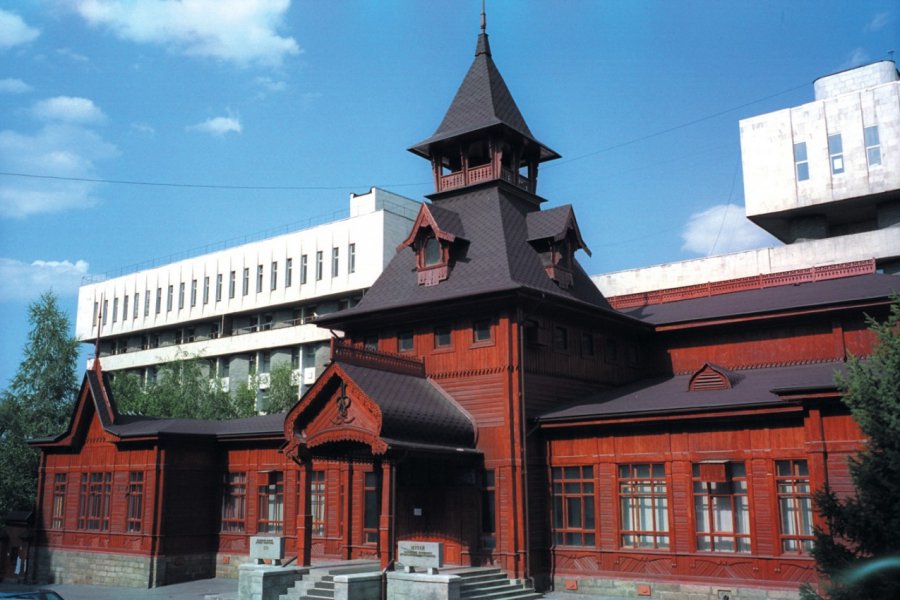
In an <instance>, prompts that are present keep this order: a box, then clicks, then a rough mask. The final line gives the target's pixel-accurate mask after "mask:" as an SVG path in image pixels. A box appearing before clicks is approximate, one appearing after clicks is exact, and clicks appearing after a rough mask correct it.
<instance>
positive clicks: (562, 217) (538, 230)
mask: <svg viewBox="0 0 900 600" xmlns="http://www.w3.org/2000/svg"><path fill="white" fill-rule="evenodd" d="M573 218H574V214H573V211H572V205H571V204H564V205H563V206H557V207H556V208H549V209H547V210H542V211H538V212H532V213H528V217H527V218H526V222H527V225H528V241H529V242H533V241H535V240H543V239H547V238H554V239H561V238H562V236H563V234H565V232H566V228H567V227H568V226H569V222H570V220H572V219H573Z"/></svg>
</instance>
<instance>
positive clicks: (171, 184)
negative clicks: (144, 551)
mask: <svg viewBox="0 0 900 600" xmlns="http://www.w3.org/2000/svg"><path fill="white" fill-rule="evenodd" d="M808 85H809V84H808V83H803V84H801V85H798V86H795V87H792V88H790V89H787V90H783V91H781V92H778V93H776V94H770V95H768V96H765V97H763V98H757V99H756V100H751V101H750V102H745V103H744V104H740V105H738V106H734V107H731V108H727V109H725V110H721V111H719V112H716V113H712V114H709V115H706V116H703V117H699V118H697V119H693V120H690V121H686V122H684V123H680V124H678V125H673V126H672V127H667V128H665V129H660V130H659V131H654V132H652V133H648V134H646V135H642V136H639V137H636V138H632V139H630V140H625V141H623V142H619V143H617V144H613V145H612V146H606V147H605V148H600V149H598V150H594V151H592V152H587V153H585V154H580V155H578V156H574V157H572V158H568V159H562V160H557V161H553V162H551V163H548V164H546V165H544V169H547V168H549V167H556V166H559V165H564V164H569V163H572V162H575V161H577V160H583V159H585V158H589V157H591V156H596V155H597V154H602V153H604V152H610V151H612V150H617V149H619V148H624V147H625V146H630V145H631V144H636V143H638V142H643V141H645V140H649V139H652V138H655V137H659V136H661V135H665V134H667V133H672V132H673V131H678V130H679V129H684V128H686V127H690V126H692V125H696V124H697V123H702V122H704V121H708V120H710V119H715V118H716V117H721V116H722V115H725V114H728V113H730V112H734V111H736V110H740V109H742V108H746V107H748V106H752V105H754V104H758V103H760V102H765V101H766V100H771V99H772V98H777V97H778V96H783V95H784V94H788V93H790V92H793V91H796V90H799V89H801V88H804V87H806V86H808ZM0 176H6V177H23V178H28V179H42V180H51V181H75V182H81V183H106V184H113V185H136V186H150V187H168V188H188V189H211V190H244V191H325V190H354V189H360V188H368V187H371V184H362V185H315V186H313V185H310V186H300V185H227V184H216V183H177V182H168V181H140V180H133V179H102V178H93V177H63V176H60V175H41V174H37V173H17V172H11V171H0ZM428 183H429V182H427V181H419V182H407V183H383V184H378V187H392V188H398V187H414V186H420V185H428Z"/></svg>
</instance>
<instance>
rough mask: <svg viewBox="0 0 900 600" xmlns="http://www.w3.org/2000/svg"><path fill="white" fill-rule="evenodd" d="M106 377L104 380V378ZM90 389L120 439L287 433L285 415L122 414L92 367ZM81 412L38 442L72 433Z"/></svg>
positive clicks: (107, 384) (106, 382)
mask: <svg viewBox="0 0 900 600" xmlns="http://www.w3.org/2000/svg"><path fill="white" fill-rule="evenodd" d="M101 377H102V379H101ZM85 386H87V388H88V399H87V401H88V402H90V403H92V404H93V406H94V409H95V411H96V417H97V419H98V420H99V421H100V424H101V425H102V426H103V429H104V430H106V431H108V432H110V433H112V434H113V435H116V436H119V437H120V438H134V437H147V436H150V437H155V436H158V435H184V436H194V437H214V438H228V437H240V436H260V435H271V434H277V435H279V436H280V435H282V434H283V432H284V414H283V413H281V414H272V415H263V416H256V417H248V418H246V419H229V420H222V421H218V420H211V419H165V418H162V417H145V416H143V415H128V414H125V415H123V414H119V412H118V410H117V409H116V404H115V399H114V398H113V396H112V392H111V391H110V382H109V375H107V374H106V373H102V375H101V374H98V373H97V371H95V370H93V369H89V370H87V371H85V374H84V380H83V382H82V384H81V392H79V397H81V394H83V393H84V390H85ZM104 389H105V390H106V391H107V396H108V399H109V402H108V403H107V402H106V399H104V395H103V390H104ZM76 414H77V411H73V413H72V420H70V422H69V426H68V428H67V429H66V431H64V432H63V433H61V434H59V435H55V436H48V437H42V438H36V439H34V440H31V443H34V444H48V443H53V442H56V441H59V440H61V439H63V438H65V437H66V436H67V435H69V434H70V433H71V432H72V430H73V427H75V426H76V423H75V421H74V419H75V416H76Z"/></svg>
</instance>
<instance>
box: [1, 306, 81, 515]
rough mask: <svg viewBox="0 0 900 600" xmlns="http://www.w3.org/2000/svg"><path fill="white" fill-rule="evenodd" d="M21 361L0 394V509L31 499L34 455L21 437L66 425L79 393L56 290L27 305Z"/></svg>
mask: <svg viewBox="0 0 900 600" xmlns="http://www.w3.org/2000/svg"><path fill="white" fill-rule="evenodd" d="M28 321H29V323H30V330H29V332H28V338H27V340H26V342H25V348H24V349H23V351H22V355H23V357H22V362H21V363H20V364H19V368H18V370H17V371H16V374H15V376H13V379H12V382H11V383H10V386H9V388H8V389H6V390H4V391H3V394H2V397H0V457H2V460H0V514H5V513H6V512H8V511H10V510H24V509H28V508H31V507H32V506H33V505H34V498H35V495H36V483H37V468H38V455H37V452H35V451H34V450H32V449H31V448H30V447H29V446H28V445H27V443H26V440H28V439H31V438H36V437H46V436H50V435H56V434H58V433H61V432H62V431H64V430H65V428H66V425H67V424H68V422H69V418H70V417H71V412H72V406H73V404H74V402H75V396H76V394H77V393H78V380H77V379H76V376H75V369H76V363H77V362H78V340H77V339H75V338H74V337H73V336H72V335H71V334H70V330H71V325H70V322H69V318H68V317H67V316H66V314H65V313H64V312H62V310H60V308H59V303H58V301H57V298H56V295H54V294H53V293H52V292H46V293H44V294H43V295H41V297H40V298H39V299H38V300H37V301H36V302H33V303H31V304H30V305H29V307H28Z"/></svg>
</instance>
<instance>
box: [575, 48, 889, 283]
mask: <svg viewBox="0 0 900 600" xmlns="http://www.w3.org/2000/svg"><path fill="white" fill-rule="evenodd" d="M813 87H814V92H815V100H814V101H812V102H809V103H806V104H803V105H801V106H796V107H793V108H785V109H783V110H778V111H775V112H771V113H767V114H764V115H759V116H756V117H751V118H748V119H744V120H742V121H741V122H740V132H741V158H742V165H743V173H744V201H745V205H746V212H747V218H748V219H750V220H751V221H753V222H754V223H755V224H757V225H759V226H760V227H762V228H763V229H765V230H766V231H768V232H769V233H771V234H772V235H774V236H775V237H776V238H778V239H779V240H781V241H782V242H785V245H784V246H775V247H771V248H761V249H758V250H750V251H747V252H737V253H734V254H727V255H722V256H712V257H707V258H699V259H695V260H688V261H682V262H677V263H669V264H663V265H655V266H651V267H644V268H639V269H631V270H627V271H620V272H616V273H607V274H603V275H597V276H594V277H593V280H594V282H595V283H596V284H597V286H598V287H599V288H600V290H601V291H602V292H603V293H604V294H605V295H606V296H608V297H610V296H622V295H627V294H635V293H643V292H647V291H649V290H659V289H663V288H676V287H684V286H691V285H698V284H703V283H707V282H714V281H724V280H728V279H736V278H744V277H753V276H756V275H767V274H771V273H779V272H785V271H792V270H796V269H804V268H809V267H813V266H826V265H834V264H839V263H849V262H856V261H864V260H872V259H874V261H875V264H876V265H877V268H879V269H881V270H883V271H885V272H898V271H900V73H898V71H897V66H896V64H895V63H894V62H893V61H886V60H885V61H879V62H875V63H872V64H868V65H863V66H860V67H856V68H853V69H848V70H846V71H841V72H839V73H835V74H833V75H828V76H825V77H821V78H819V79H817V80H816V81H815V82H814V84H813Z"/></svg>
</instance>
